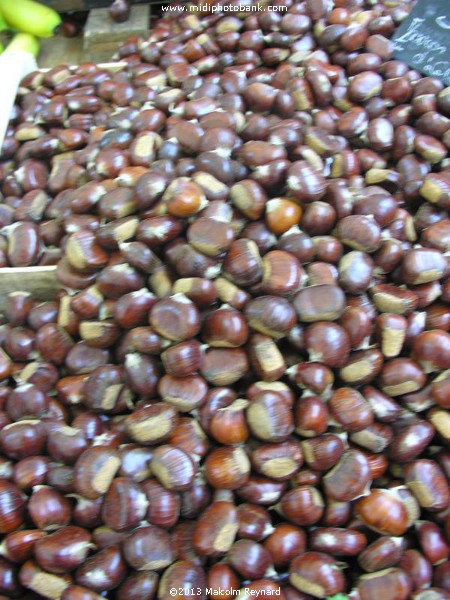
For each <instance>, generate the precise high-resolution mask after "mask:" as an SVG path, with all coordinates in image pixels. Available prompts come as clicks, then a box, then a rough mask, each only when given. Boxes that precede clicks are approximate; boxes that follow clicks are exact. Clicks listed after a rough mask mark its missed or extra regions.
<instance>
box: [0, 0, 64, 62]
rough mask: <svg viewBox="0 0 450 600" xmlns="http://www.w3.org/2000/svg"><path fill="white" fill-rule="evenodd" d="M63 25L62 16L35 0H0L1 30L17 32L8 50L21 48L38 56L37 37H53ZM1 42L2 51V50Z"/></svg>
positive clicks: (0, 49) (0, 48)
mask: <svg viewBox="0 0 450 600" xmlns="http://www.w3.org/2000/svg"><path fill="white" fill-rule="evenodd" d="M60 25H61V17H60V16H59V14H58V13H57V12H56V11H55V10H53V8H50V7H49V6H44V5H43V4H40V3H39V2H35V1H34V0H0V31H4V30H12V31H15V32H18V33H16V35H15V36H14V38H13V40H12V42H11V43H10V44H9V46H8V47H7V50H14V51H17V50H20V51H24V52H29V53H31V54H33V55H34V56H37V54H38V52H39V41H38V39H37V38H40V37H41V38H48V37H51V36H52V35H53V34H54V33H55V32H56V30H57V29H58V28H59V27H60ZM2 49H3V48H2V45H1V43H0V52H1V51H2Z"/></svg>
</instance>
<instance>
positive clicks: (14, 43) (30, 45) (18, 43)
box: [5, 33, 41, 57]
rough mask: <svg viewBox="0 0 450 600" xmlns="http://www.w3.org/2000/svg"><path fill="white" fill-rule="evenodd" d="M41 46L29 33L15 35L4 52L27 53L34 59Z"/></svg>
mask: <svg viewBox="0 0 450 600" xmlns="http://www.w3.org/2000/svg"><path fill="white" fill-rule="evenodd" d="M40 47H41V44H40V42H39V40H38V39H37V37H36V36H34V35H31V34H30V33H16V35H15V36H14V37H13V39H12V40H11V41H10V43H9V44H8V45H7V46H6V48H5V52H16V51H18V52H28V53H29V54H32V55H33V56H34V57H37V55H38V54H39V49H40Z"/></svg>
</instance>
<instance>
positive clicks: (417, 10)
mask: <svg viewBox="0 0 450 600" xmlns="http://www.w3.org/2000/svg"><path fill="white" fill-rule="evenodd" d="M448 8H449V5H448V4H447V0H444V1H443V0H419V2H418V3H417V4H416V6H415V7H414V9H413V10H412V12H411V14H410V16H409V17H408V18H407V19H406V20H405V21H404V23H403V24H402V25H401V26H400V27H399V30H398V32H397V33H396V35H395V36H394V38H393V40H392V41H393V43H394V48H395V58H398V59H399V60H403V61H405V62H406V63H408V64H409V65H410V66H411V67H412V68H415V69H418V70H419V71H421V72H422V73H424V74H425V75H431V76H433V77H439V78H440V79H442V80H443V82H444V83H447V85H448V84H450V12H449V10H448ZM443 11H444V12H445V11H447V12H446V13H445V14H443Z"/></svg>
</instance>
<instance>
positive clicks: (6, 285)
mask: <svg viewBox="0 0 450 600" xmlns="http://www.w3.org/2000/svg"><path fill="white" fill-rule="evenodd" d="M59 289H61V285H60V284H59V282H58V280H57V279H56V267H54V266H51V267H5V268H1V269H0V311H1V310H3V309H4V308H5V303H6V297H7V295H8V294H10V293H11V292H19V291H21V292H30V294H32V295H33V297H35V298H36V299H38V300H52V299H53V298H54V297H55V293H56V291H57V290H59Z"/></svg>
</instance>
